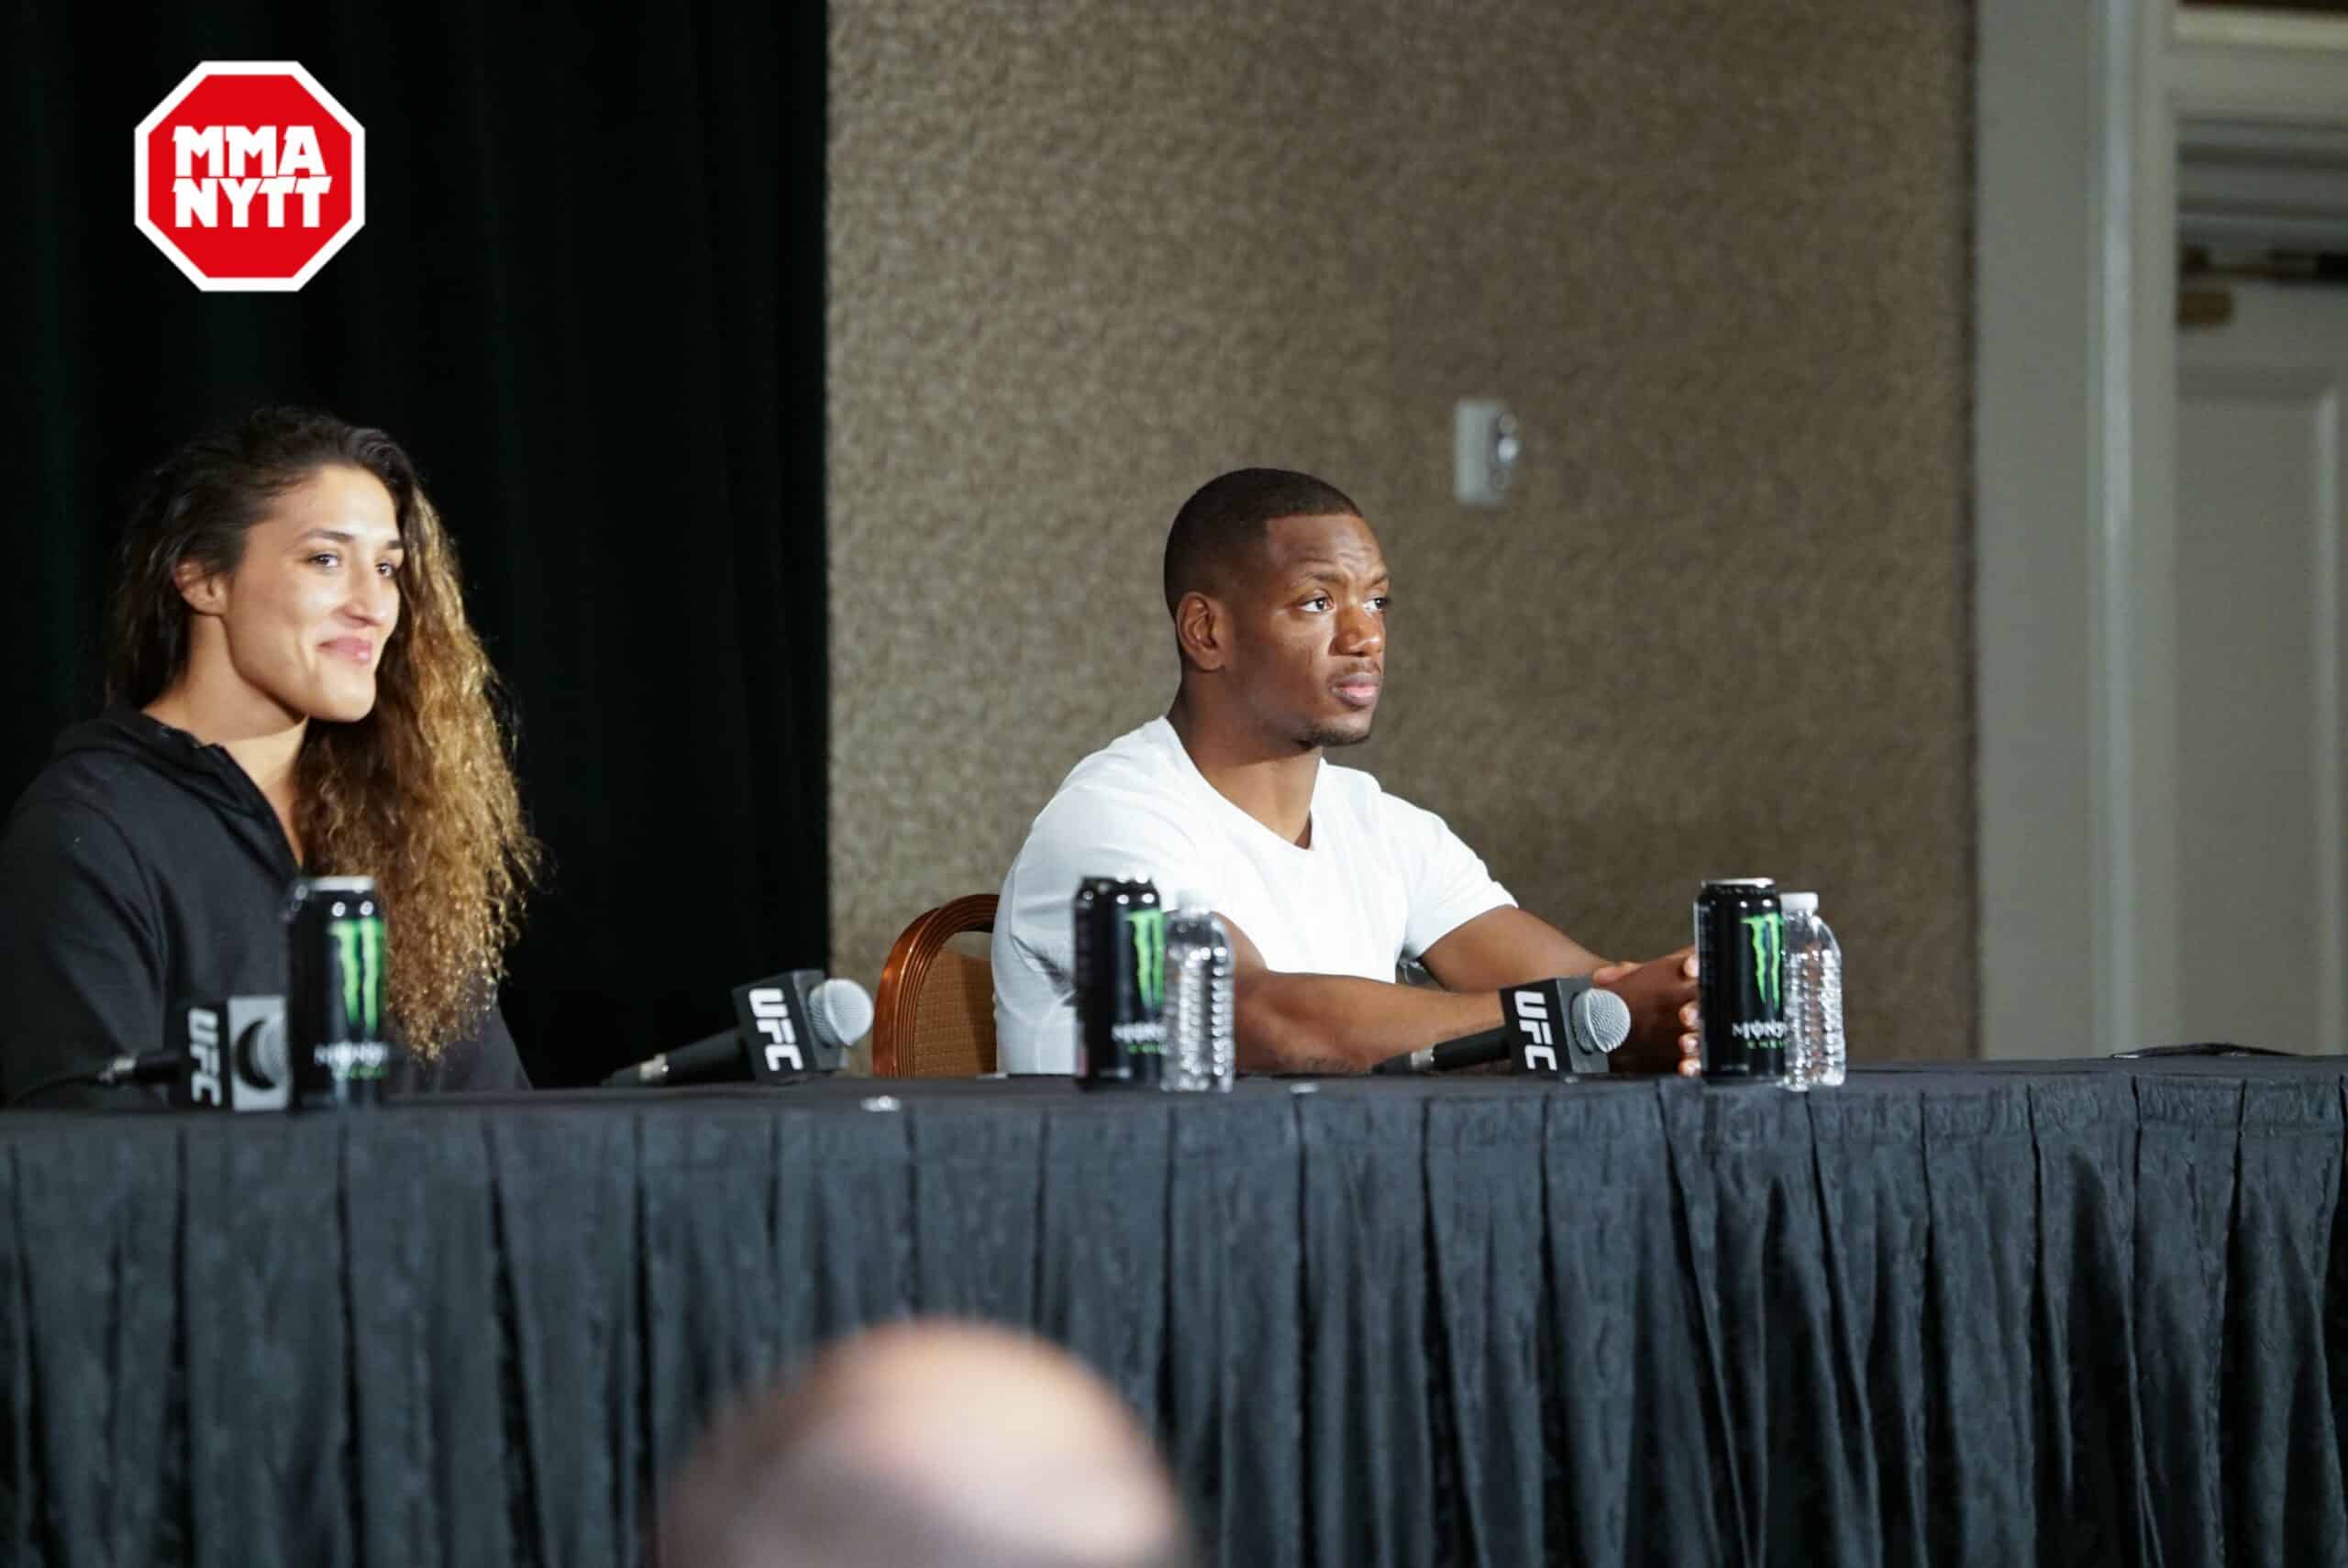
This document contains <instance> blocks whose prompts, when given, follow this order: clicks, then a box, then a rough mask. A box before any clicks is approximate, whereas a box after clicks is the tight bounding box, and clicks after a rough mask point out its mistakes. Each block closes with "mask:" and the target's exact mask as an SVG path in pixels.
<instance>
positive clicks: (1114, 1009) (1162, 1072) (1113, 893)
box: [1070, 877, 1166, 1088]
mask: <svg viewBox="0 0 2348 1568" xmlns="http://www.w3.org/2000/svg"><path fill="white" fill-rule="evenodd" d="M1070 912H1071V915H1072V917H1073V919H1074V921H1075V922H1076V1044H1077V1053H1076V1055H1077V1061H1076V1076H1077V1077H1079V1078H1080V1080H1082V1081H1083V1082H1084V1083H1087V1084H1092V1085H1125V1084H1131V1085H1135V1086H1139V1087H1144V1088H1157V1086H1158V1084H1159V1083H1160V1082H1161V1081H1162V1080H1163V1079H1164V1078H1165V1077H1166V911H1165V908H1164V906H1163V905H1162V904H1161V903H1160V902H1159V901H1158V897H1157V888H1155V887H1153V886H1152V885H1151V884H1149V883H1148V882H1146V881H1130V880H1122V879H1120V878H1114V877H1087V878H1085V879H1084V880H1083V881H1082V882H1080V883H1079V884H1077V889H1076V900H1075V902H1074V904H1073V906H1072V908H1071V911H1070Z"/></svg>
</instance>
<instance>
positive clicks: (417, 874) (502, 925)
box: [106, 409, 543, 1059]
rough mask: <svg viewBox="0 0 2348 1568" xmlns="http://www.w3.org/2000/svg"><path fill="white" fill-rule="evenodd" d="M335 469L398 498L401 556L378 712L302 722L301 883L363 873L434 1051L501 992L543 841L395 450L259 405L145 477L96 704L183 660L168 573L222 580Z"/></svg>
mask: <svg viewBox="0 0 2348 1568" xmlns="http://www.w3.org/2000/svg"><path fill="white" fill-rule="evenodd" d="M338 464H339V465H344V466H347V467H349V468H354V469H364V470H366V471H367V472H368V473H371V474H372V475H374V476H375V478H376V479H378V480H382V485H383V488H384V489H385V490H387V491H390V492H391V496H392V506H393V512H394V514H395V515H396V517H397V520H398V524H399V531H400V537H401V539H402V540H403V542H404V544H405V545H406V547H407V560H406V564H405V565H404V567H403V568H402V569H401V570H400V577H399V580H400V616H399V623H398V624H397V625H396V626H394V627H393V631H392V635H391V636H390V637H389V638H388V639H386V640H385V642H384V644H383V651H382V658H381V661H380V663H379V664H378V666H377V670H376V676H375V706H374V709H373V711H372V712H370V713H369V714H368V715H367V717H365V718H363V719H361V720H359V721H358V722H357V723H347V724H346V723H328V722H327V721H324V720H317V719H313V720H312V721H311V722H310V725H309V730H308V733H307V734H305V737H304V739H303V742H302V754H301V756H300V758H299V760H298V761H297V762H296V763H295V773H294V778H295V782H296V785H297V788H298V794H299V803H298V805H297V806H296V808H295V817H294V821H295V823H296V825H297V826H298V827H299V829H300V831H301V835H302V841H303V844H304V845H305V852H306V864H305V867H304V869H305V872H306V873H307V874H309V875H313V876H362V875H363V876H369V877H372V878H375V886H376V888H377V889H378V890H379V891H380V892H381V893H382V896H383V900H384V905H385V908H386V909H387V911H389V913H390V917H391V919H390V926H391V933H392V941H391V1011H392V1015H393V1018H395V1019H396V1020H397V1021H399V1025H400V1032H401V1037H402V1038H403V1039H404V1042H405V1043H406V1044H407V1046H408V1048H409V1050H410V1051H412V1052H414V1053H415V1055H418V1056H421V1057H424V1058H426V1059H429V1058H430V1057H432V1056H434V1055H437V1054H438V1053H439V1051H440V1050H441V1048H442V1047H444V1046H446V1045H448V1044H449V1043H451V1042H453V1041H457V1040H460V1039H463V1038H465V1037H467V1036H468V1035H470V1034H471V1032H473V1031H474V1030H475V1029H476V1028H478V1027H479V1026H480V1023H481V1021H482V1016H483V1015H484V1014H485V1013H486V1011H487V1010H488V1008H489V1006H490V1004H491V1003H492V1002H493V1001H494V1000H495V999H496V994H497V982H498V981H499V979H500V978H502V977H503V976H504V966H505V953H506V950H507V949H508V948H509V947H511V946H512V944H513V942H514V939H515V936H516V935H517V934H518V933H519V930H520V922H521V912H522V905H523V901H524V899H525V898H526V895H527V894H528V892H529V890H530V889H531V887H532V886H533V884H534V883H535V882H536V880H537V875H538V871H539V868H540V865H541V862H542V860H543V852H542V851H541V849H540V847H539V845H538V843H537V840H536V839H534V838H533V837H532V836H531V835H530V832H529V829H528V827H527V825H526V823H525V822H524V820H523V816H522V802H521V797H520V795H519V793H518V791H517V790H515V784H514V771H513V768H512V767H511V766H510V764H509V762H508V760H507V734H506V732H505V728H504V725H503V723H501V722H500V719H499V704H500V698H501V695H502V693H501V690H500V687H499V684H498V680H497V674H496V672H495V671H494V670H493V669H492V668H490V664H489V657H488V655H487V654H485V653H484V652H483V651H482V646H481V639H480V638H479V637H478V636H476V635H474V633H473V629H472V626H471V624H469V623H468V622H467V621H466V619H465V606H464V598H463V594H462V591H461V589H460V579H459V576H458V571H457V556H456V550H455V548H454V547H453V546H452V545H451V544H450V542H449V536H448V535H447V533H446V532H444V531H443V530H442V528H441V526H440V519H439V516H438V514H437V513H435V512H434V510H433V508H432V504H431V502H428V501H427V500H426V499H425V495H424V490H423V487H422V485H420V484H419V483H418V482H417V480H416V475H415V464H413V463H412V462H410V461H409V460H408V456H407V454H406V453H405V452H404V451H402V450H401V449H400V447H399V444H398V443H397V442H395V441H393V439H392V438H391V437H390V436H386V435H385V434H383V432H382V431H381V430H371V429H367V428H364V427H362V426H358V425H349V424H346V423H344V422H343V421H342V420H339V419H336V418H333V417H332V416H330V415H327V414H315V413H310V412H307V411H304V410H297V409H264V410H261V411H260V412H259V413H256V414H250V415H249V416H248V417H246V418H245V419H243V420H241V421H239V422H238V423H237V424H235V425H230V426H228V427H227V428H225V429H222V430H219V431H216V432H215V433H213V434H211V435H208V436H202V437H199V438H198V439H196V440H194V441H191V442H190V443H188V444H187V445H186V446H184V447H181V448H180V449H179V450H178V451H177V452H174V453H173V454H172V456H171V457H170V458H166V459H165V460H164V461H163V462H162V463H161V465H160V466H158V467H157V468H156V469H154V470H153V471H152V472H151V473H150V474H149V475H147V477H146V480H145V481H144V483H143V484H142V485H141V486H140V488H139V491H138V498H137V500H136V502H134V504H133V506H132V510H131V518H130V525H129V528H128V530H127V532H126V534H125V535H124V536H123V542H122V551H121V558H120V563H119V570H118V572H117V574H116V583H115V590H114V597H113V602H112V604H111V606H110V609H109V615H108V620H109V626H108V631H109V636H108V639H107V657H106V698H107V701H110V702H117V703H127V704H128V705H130V706H132V707H142V708H143V707H145V706H147V705H148V704H149V703H151V702H153V701H155V700H156V699H157V698H158V697H160V696H161V695H162V694H163V693H164V692H165V691H167V690H170V689H171V687H172V684H173V683H174V682H175V681H177V680H178V679H180V676H181V675H182V673H183V671H184V670H185V669H186V668H187V658H188V648H189V617H190V615H191V614H192V612H191V611H190V610H189V608H188V605H187V602H186V601H185V600H184V599H183V598H182V597H181V594H180V589H179V583H178V576H179V571H180V567H181V564H182V563H183V562H191V563H194V566H195V567H196V568H197V569H200V570H201V571H202V572H204V573H205V575H207V576H209V575H213V574H218V573H233V572H234V571H235V570H236V569H237V567H238V563H239V562H240V561H241V560H242V559H243V557H244V547H245V534H246V531H247V530H248V529H249V528H251V527H252V525H254V524H255V523H258V522H259V521H260V519H261V518H262V517H263V516H264V515H266V514H267V513H268V511H269V509H270V507H271V504H272V503H273V502H275V501H276V499H277V498H278V497H279V496H280V495H282V494H283V493H284V492H285V491H288V490H291V489H293V488H294V486H296V485H299V484H301V483H302V482H303V481H304V480H307V479H308V478H309V477H310V476H311V475H313V474H315V473H316V472H317V471H318V470H319V469H324V468H329V467H333V466H335V465H338Z"/></svg>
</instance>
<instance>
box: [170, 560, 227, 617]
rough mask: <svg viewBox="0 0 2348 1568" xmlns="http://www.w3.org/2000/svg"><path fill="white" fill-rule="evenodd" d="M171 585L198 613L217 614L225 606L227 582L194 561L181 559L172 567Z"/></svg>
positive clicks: (220, 574) (221, 576) (219, 574)
mask: <svg viewBox="0 0 2348 1568" xmlns="http://www.w3.org/2000/svg"><path fill="white" fill-rule="evenodd" d="M172 587H174V588H176V589H178V590H179V591H180V597H181V598H182V599H184V600H186V601H187V607H188V608H189V609H191V610H193V611H194V612H195V613H197V614H199V615H217V614H219V613H220V612H221V611H223V610H224V609H226V608H227V604H228V584H227V579H226V577H225V576H224V575H223V574H222V573H219V572H208V571H205V569H204V568H203V567H201V566H199V565H198V564H197V563H195V562H194V561H191V560H185V559H183V560H182V561H181V562H180V563H179V564H178V565H177V566H174V567H173V568H172Z"/></svg>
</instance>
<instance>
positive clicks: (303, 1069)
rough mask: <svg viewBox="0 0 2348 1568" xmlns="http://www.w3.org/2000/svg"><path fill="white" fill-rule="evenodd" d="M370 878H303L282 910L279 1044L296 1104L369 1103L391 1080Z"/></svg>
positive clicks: (380, 935)
mask: <svg viewBox="0 0 2348 1568" xmlns="http://www.w3.org/2000/svg"><path fill="white" fill-rule="evenodd" d="M384 937H385V932H384V924H383V906H382V902H381V901H380V900H377V898H376V897H375V879H374V878H371V877H305V878H302V879H301V880H299V881H297V882H295V883H294V889H293V892H292V894H291V895H290V897H289V898H288V900H287V902H286V908H285V958H286V976H285V980H286V984H285V1043H286V1048H287V1055H289V1056H291V1057H292V1058H293V1063H292V1065H293V1069H294V1102H295V1103H296V1104H297V1105H300V1106H305V1107H319V1108H325V1109H327V1110H344V1109H348V1108H350V1107H355V1106H367V1105H375V1104H378V1103H380V1102H381V1101H382V1098H383V1088H384V1085H385V1083H386V1082H387V1081H388V1080H389V1079H390V1077H391V1070H392V1046H391V1043H390V1042H389V1041H388V1040H387V1039H386V1038H385V1035H384V1024H385V1021H386V1020H385V1018H384V1010H383V999H384V996H385V994H386V991H387V988H386V986H385V983H384V982H385V980H386V979H387V977H388V974H389V964H388V959H389V957H390V952H389V949H388V947H387V945H386V944H385V940H384Z"/></svg>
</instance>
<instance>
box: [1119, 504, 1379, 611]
mask: <svg viewBox="0 0 2348 1568" xmlns="http://www.w3.org/2000/svg"><path fill="white" fill-rule="evenodd" d="M1360 515H1361V508H1360V507H1358V506H1356V505H1355V504H1354V503H1353V499H1352V497H1350V496H1348V495H1346V492H1345V491H1341V490H1339V489H1338V488H1337V487H1336V486H1335V485H1333V484H1329V483H1326V482H1324V481H1323V480H1317V479H1314V478H1313V477H1312V475H1311V474H1301V473H1297V472H1295V471H1293V470H1292V469H1233V470H1232V471H1231V472H1229V473H1227V474H1224V475H1221V476H1219V477H1217V478H1215V479H1211V480H1207V482H1206V483H1204V484H1202V485H1201V486H1200V487H1199V488H1198V490H1197V491H1195V492H1193V493H1192V495H1191V499H1190V500H1188V501H1186V502H1183V503H1182V510H1181V511H1180V512H1177V513H1175V514H1174V526H1173V527H1172V528H1171V529H1170V530H1168V533H1167V536H1166V610H1167V613H1168V614H1171V613H1173V611H1174V607H1175V606H1176V605H1178V604H1180V603H1181V602H1182V595H1184V594H1185V593H1190V592H1193V591H1195V592H1200V593H1207V592H1212V591H1213V590H1214V589H1215V588H1217V587H1219V586H1221V585H1222V584H1224V582H1226V581H1228V580H1229V575H1228V574H1229V573H1230V571H1231V570H1232V569H1233V568H1234V567H1235V566H1238V565H1240V564H1241V563H1243V562H1244V561H1245V559H1246V556H1247V554H1248V552H1250V551H1252V550H1254V549H1255V548H1256V547H1257V546H1258V545H1260V544H1262V543H1263V539H1264V525H1266V524H1267V523H1269V522H1270V521H1271V520H1272V519H1273V518H1275V517H1358V516H1360Z"/></svg>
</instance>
